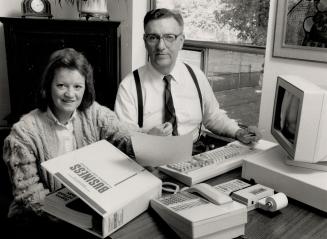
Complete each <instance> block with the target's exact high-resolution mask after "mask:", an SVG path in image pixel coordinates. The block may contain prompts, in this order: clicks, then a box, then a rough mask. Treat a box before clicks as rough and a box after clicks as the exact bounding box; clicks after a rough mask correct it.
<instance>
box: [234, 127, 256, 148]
mask: <svg viewBox="0 0 327 239" xmlns="http://www.w3.org/2000/svg"><path fill="white" fill-rule="evenodd" d="M261 137H262V136H261V133H260V131H259V129H258V128H257V127H255V126H248V127H247V128H245V129H239V130H237V131H236V134H235V138H236V139H237V140H238V141H240V142H241V143H243V144H253V143H256V142H257V141H258V140H259V139H261Z"/></svg>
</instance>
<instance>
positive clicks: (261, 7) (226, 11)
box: [156, 0, 269, 46]
mask: <svg viewBox="0 0 327 239" xmlns="http://www.w3.org/2000/svg"><path fill="white" fill-rule="evenodd" d="M156 7H157V8H161V7H166V8H170V9H177V10H179V11H180V12H181V14H182V15H183V18H184V23H185V30H184V32H185V36H186V39H188V40H199V41H211V42H220V43H231V44H247V45H257V46H265V44H266V36H267V23H268V13H269V0H243V1H240V0H156Z"/></svg>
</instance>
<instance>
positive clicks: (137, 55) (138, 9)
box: [0, 0, 149, 127]
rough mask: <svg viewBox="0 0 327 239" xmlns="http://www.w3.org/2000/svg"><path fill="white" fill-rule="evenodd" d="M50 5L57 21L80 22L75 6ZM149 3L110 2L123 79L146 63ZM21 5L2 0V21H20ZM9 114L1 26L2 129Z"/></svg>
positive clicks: (16, 1)
mask: <svg viewBox="0 0 327 239" xmlns="http://www.w3.org/2000/svg"><path fill="white" fill-rule="evenodd" d="M49 1H50V2H51V11H52V15H53V16H54V19H58V18H60V19H78V12H77V10H76V6H70V5H67V4H66V3H65V1H63V2H62V7H60V6H59V4H58V3H57V2H56V1H55V0H49ZM148 2H149V1H148V0H137V1H133V0H109V1H108V9H109V15H110V20H112V21H120V22H121V24H120V30H121V46H122V47H121V76H122V77H124V76H126V74H128V73H129V72H130V71H132V70H133V69H135V68H137V67H139V66H141V65H143V64H144V63H145V61H146V51H145V48H144V43H143V38H142V36H143V17H144V15H145V13H146V11H147V9H148V7H149V6H148V4H149V3H148ZM20 4H21V1H18V0H14V1H13V0H1V1H0V16H1V17H20V16H21V5H20ZM9 113H10V100H9V89H8V76H7V63H6V52H5V40H4V33H3V25H2V24H1V23H0V127H2V126H6V121H4V120H3V118H4V117H5V116H6V115H8V114H9Z"/></svg>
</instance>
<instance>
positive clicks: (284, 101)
mask: <svg viewBox="0 0 327 239" xmlns="http://www.w3.org/2000/svg"><path fill="white" fill-rule="evenodd" d="M271 133H272V135H273V136H274V137H275V139H276V140H277V142H278V143H279V144H280V145H281V147H282V148H283V149H284V150H285V151H286V152H287V159H286V163H288V164H291V165H295V166H300V167H307V168H313V169H318V170H324V171H327V162H326V161H327V91H326V90H325V89H324V88H322V87H319V86H318V85H316V84H314V83H312V82H310V81H307V80H305V79H303V78H300V77H297V76H293V75H285V76H278V77H277V83H276V92H275V98H274V108H273V116H272V124H271ZM324 161H325V162H324Z"/></svg>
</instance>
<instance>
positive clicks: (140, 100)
mask: <svg viewBox="0 0 327 239" xmlns="http://www.w3.org/2000/svg"><path fill="white" fill-rule="evenodd" d="M184 64H185V66H186V68H187V70H188V71H189V73H190V75H191V76H192V79H193V82H194V84H195V87H196V89H197V91H198V95H199V100H200V106H201V113H202V115H203V104H202V94H201V90H200V87H199V83H198V80H197V78H196V76H195V74H194V71H193V70H192V68H191V67H190V66H189V65H188V64H186V63H184ZM133 75H134V79H135V84H136V92H137V104H138V125H139V126H140V128H142V127H143V97H142V88H141V82H140V76H139V73H138V70H135V71H133ZM201 126H202V123H201V124H200V132H201Z"/></svg>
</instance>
